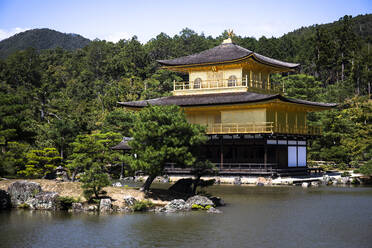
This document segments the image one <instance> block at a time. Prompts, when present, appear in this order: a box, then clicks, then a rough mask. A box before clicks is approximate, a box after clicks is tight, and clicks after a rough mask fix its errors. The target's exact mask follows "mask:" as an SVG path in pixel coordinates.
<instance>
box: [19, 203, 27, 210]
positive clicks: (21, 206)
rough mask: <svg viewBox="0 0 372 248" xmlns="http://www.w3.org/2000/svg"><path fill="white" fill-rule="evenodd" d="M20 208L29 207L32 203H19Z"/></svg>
mask: <svg viewBox="0 0 372 248" xmlns="http://www.w3.org/2000/svg"><path fill="white" fill-rule="evenodd" d="M18 208H23V209H29V208H30V205H28V204H27V203H21V204H19V205H18Z"/></svg>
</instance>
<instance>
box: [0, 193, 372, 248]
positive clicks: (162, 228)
mask: <svg viewBox="0 0 372 248" xmlns="http://www.w3.org/2000/svg"><path fill="white" fill-rule="evenodd" d="M209 191H210V192H212V193H213V194H215V195H219V196H221V197H223V198H224V199H225V201H226V202H227V203H228V205H227V206H226V207H223V208H220V209H221V210H222V211H223V212H224V213H223V214H220V215H213V214H207V213H203V212H189V213H177V214H152V213H145V214H127V215H122V214H116V215H89V214H83V213H82V214H69V213H63V212H57V213H52V212H42V211H16V210H13V211H10V212H0V247H203V248H206V247H260V248H265V247H286V248H287V247H327V248H331V247H337V248H341V247H348V248H349V247H366V248H367V247H372V188H366V187H358V188H349V187H346V188H341V187H320V188H309V189H302V188H301V187H240V186H214V187H212V188H211V189H209Z"/></svg>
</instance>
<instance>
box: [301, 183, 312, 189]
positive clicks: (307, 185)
mask: <svg viewBox="0 0 372 248" xmlns="http://www.w3.org/2000/svg"><path fill="white" fill-rule="evenodd" d="M301 186H302V188H308V187H309V186H310V184H309V183H307V182H303V183H302V185H301Z"/></svg>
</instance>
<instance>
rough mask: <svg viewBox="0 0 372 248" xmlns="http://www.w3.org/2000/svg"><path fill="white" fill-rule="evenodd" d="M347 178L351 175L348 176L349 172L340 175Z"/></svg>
mask: <svg viewBox="0 0 372 248" xmlns="http://www.w3.org/2000/svg"><path fill="white" fill-rule="evenodd" d="M349 176H351V175H350V172H348V171H344V172H342V174H341V177H349Z"/></svg>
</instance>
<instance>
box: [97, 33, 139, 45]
mask: <svg viewBox="0 0 372 248" xmlns="http://www.w3.org/2000/svg"><path fill="white" fill-rule="evenodd" d="M130 38H132V35H130V34H129V33H127V32H115V33H111V34H109V35H106V36H104V37H103V40H106V41H112V42H115V43H116V42H118V41H119V40H122V39H130Z"/></svg>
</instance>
